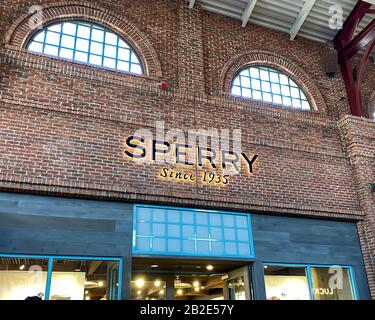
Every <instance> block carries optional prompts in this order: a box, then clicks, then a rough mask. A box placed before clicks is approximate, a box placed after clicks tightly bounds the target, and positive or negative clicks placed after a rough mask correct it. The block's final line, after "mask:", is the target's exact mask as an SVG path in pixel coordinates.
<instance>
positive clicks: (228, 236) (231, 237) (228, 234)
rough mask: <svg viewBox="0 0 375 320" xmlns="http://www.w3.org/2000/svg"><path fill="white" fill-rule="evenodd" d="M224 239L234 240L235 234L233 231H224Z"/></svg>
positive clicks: (226, 229)
mask: <svg viewBox="0 0 375 320" xmlns="http://www.w3.org/2000/svg"><path fill="white" fill-rule="evenodd" d="M224 239H225V240H233V241H234V240H236V234H235V229H228V228H225V229H224Z"/></svg>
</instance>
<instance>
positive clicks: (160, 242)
mask: <svg viewBox="0 0 375 320" xmlns="http://www.w3.org/2000/svg"><path fill="white" fill-rule="evenodd" d="M166 247H167V241H166V240H165V239H164V238H162V239H160V238H154V240H153V242H152V250H153V251H155V252H165V251H166V250H167V248H166Z"/></svg>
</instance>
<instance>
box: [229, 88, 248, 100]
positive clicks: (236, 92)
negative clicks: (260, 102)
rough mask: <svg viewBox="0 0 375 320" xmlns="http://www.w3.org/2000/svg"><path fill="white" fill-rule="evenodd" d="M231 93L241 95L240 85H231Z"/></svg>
mask: <svg viewBox="0 0 375 320" xmlns="http://www.w3.org/2000/svg"><path fill="white" fill-rule="evenodd" d="M232 95H234V96H240V95H241V88H240V87H235V86H234V87H232ZM249 98H250V97H249Z"/></svg>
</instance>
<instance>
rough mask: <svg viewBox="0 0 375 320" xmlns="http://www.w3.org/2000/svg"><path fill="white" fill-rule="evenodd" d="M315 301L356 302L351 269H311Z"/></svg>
mask: <svg viewBox="0 0 375 320" xmlns="http://www.w3.org/2000/svg"><path fill="white" fill-rule="evenodd" d="M311 276H312V285H313V288H312V290H313V294H314V298H315V300H354V295H353V288H352V284H351V279H350V270H349V268H340V267H331V268H315V267H314V268H313V267H312V268H311Z"/></svg>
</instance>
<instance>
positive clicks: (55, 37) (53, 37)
mask: <svg viewBox="0 0 375 320" xmlns="http://www.w3.org/2000/svg"><path fill="white" fill-rule="evenodd" d="M46 43H48V44H52V45H55V46H58V45H59V44H60V34H59V33H55V32H50V31H47V36H46Z"/></svg>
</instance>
